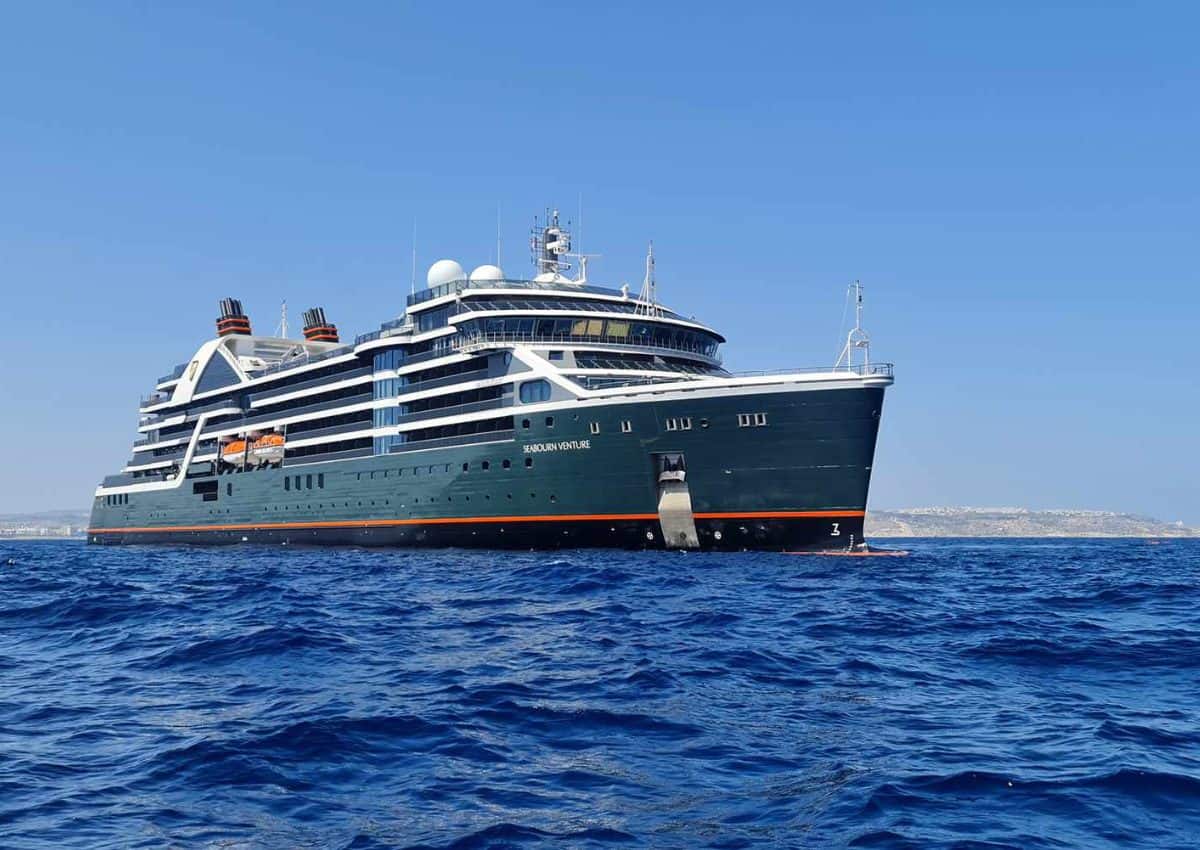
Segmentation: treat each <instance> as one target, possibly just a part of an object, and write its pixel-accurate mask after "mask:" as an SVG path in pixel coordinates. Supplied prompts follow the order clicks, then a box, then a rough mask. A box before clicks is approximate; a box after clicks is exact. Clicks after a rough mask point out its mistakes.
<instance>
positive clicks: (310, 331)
mask: <svg viewBox="0 0 1200 850" xmlns="http://www.w3.org/2000/svg"><path fill="white" fill-rule="evenodd" d="M304 338H305V339H306V340H308V341H309V342H337V341H338V329H337V325H335V324H332V323H330V322H327V321H325V308H324V307H313V308H312V309H309V310H305V311H304Z"/></svg>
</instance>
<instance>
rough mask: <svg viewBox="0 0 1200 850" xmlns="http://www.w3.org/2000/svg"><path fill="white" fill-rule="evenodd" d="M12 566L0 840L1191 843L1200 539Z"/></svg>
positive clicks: (77, 557) (177, 552)
mask: <svg viewBox="0 0 1200 850" xmlns="http://www.w3.org/2000/svg"><path fill="white" fill-rule="evenodd" d="M911 547H912V548H913V550H914V554H913V555H912V556H910V557H909V558H895V559H883V560H882V561H880V562H874V561H863V562H861V563H860V562H859V561H858V560H857V559H835V558H829V559H798V558H790V557H786V556H781V555H771V554H762V553H759V554H755V553H746V554H741V555H733V556H726V555H712V554H703V553H689V554H687V555H679V554H678V553H666V554H664V553H628V552H582V551H564V552H558V553H550V554H542V553H528V552H518V553H506V554H504V555H497V554H496V553H488V552H468V551H455V550H445V551H436V552H415V551H414V552H406V551H399V550H397V551H388V550H381V551H376V550H367V549H354V548H348V549H329V550H327V549H319V548H305V547H253V546H245V547H231V548H228V549H221V548H211V549H209V548H195V549H193V548H188V547H144V548H128V549H118V548H111V549H110V548H100V547H85V546H80V545H76V544H69V543H68V544H55V543H43V542H39V543H32V544H18V543H13V544H10V545H7V550H8V551H9V552H11V553H12V554H11V555H10V557H12V558H13V559H14V561H15V562H16V563H15V564H13V565H11V566H8V567H7V568H6V569H4V570H0V673H2V674H3V675H2V677H0V679H2V681H0V846H3V847H8V846H12V847H20V848H22V850H24V848H31V850H42V848H47V849H48V848H59V847H71V846H78V847H88V848H89V850H91V848H99V850H108V848H125V847H147V848H148V847H158V846H169V847H176V848H182V850H213V848H216V847H230V848H233V847H246V848H255V850H260V848H261V850H275V848H293V847H321V848H324V847H345V848H360V850H363V848H385V847H386V848H397V847H429V848H448V847H480V848H483V847H487V848H493V847H494V848H499V847H525V846H529V847H542V848H551V847H570V848H577V847H584V848H600V847H606V846H620V845H624V844H633V845H638V846H646V847H665V848H683V847H688V848H690V847H731V848H732V847H839V846H853V847H874V848H907V847H920V848H944V849H945V850H951V848H953V850H961V848H1007V847H1021V848H1039V850H1041V848H1046V850H1063V848H1088V850H1091V848H1104V850H1109V849H1110V848H1112V850H1115V848H1118V847H1124V846H1137V845H1138V844H1139V843H1140V845H1142V846H1153V847H1164V848H1174V847H1179V848H1183V847H1187V848H1189V850H1190V847H1191V846H1193V845H1194V844H1195V843H1196V842H1195V841H1194V840H1193V837H1194V836H1197V835H1200V757H1198V756H1197V751H1200V733H1197V731H1196V730H1197V729H1200V709H1198V708H1197V705H1196V699H1195V694H1196V662H1195V659H1196V657H1197V656H1198V651H1200V629H1198V628H1197V627H1196V621H1195V611H1196V610H1200V544H1197V543H1194V542H1193V543H1189V542H1187V541H1183V542H1181V543H1180V544H1179V545H1172V546H1170V547H1146V546H1143V545H1140V544H1135V543H1123V542H1119V541H1116V542H1114V541H1102V542H1086V541H1084V542H1079V543H1071V544H1054V545H1046V544H1043V543H1039V542H1037V541H1032V542H1029V543H1024V542H1005V543H998V542H989V543H985V544H982V543H978V542H962V541H914V542H913V544H912V546H911Z"/></svg>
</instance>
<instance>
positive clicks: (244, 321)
mask: <svg viewBox="0 0 1200 850" xmlns="http://www.w3.org/2000/svg"><path fill="white" fill-rule="evenodd" d="M230 334H238V335H240V336H250V319H249V317H247V316H246V313H245V311H244V310H243V309H242V302H241V301H239V300H237V299H236V298H222V299H221V315H220V317H219V318H218V319H217V336H229V335H230Z"/></svg>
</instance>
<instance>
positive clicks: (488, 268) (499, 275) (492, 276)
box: [470, 265, 504, 281]
mask: <svg viewBox="0 0 1200 850" xmlns="http://www.w3.org/2000/svg"><path fill="white" fill-rule="evenodd" d="M470 279H471V281H477V280H504V269H502V268H500V267H499V266H493V265H482V266H477V267H476V268H475V270H474V271H472V272H471V278H470Z"/></svg>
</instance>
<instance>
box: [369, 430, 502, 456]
mask: <svg viewBox="0 0 1200 850" xmlns="http://www.w3.org/2000/svg"><path fill="white" fill-rule="evenodd" d="M515 436H516V432H515V431H513V430H512V429H511V428H509V429H507V430H504V431H482V432H480V433H478V434H459V435H458V436H455V437H437V438H435V439H432V440H413V441H412V442H408V443H400V444H399V445H396V446H392V447H391V448H390V449H388V455H389V456H391V455H397V454H404V453H405V452H416V451H421V450H422V449H440V448H447V447H449V446H469V445H472V444H474V443H495V442H500V441H501V440H511V439H513V438H514V437H515Z"/></svg>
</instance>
